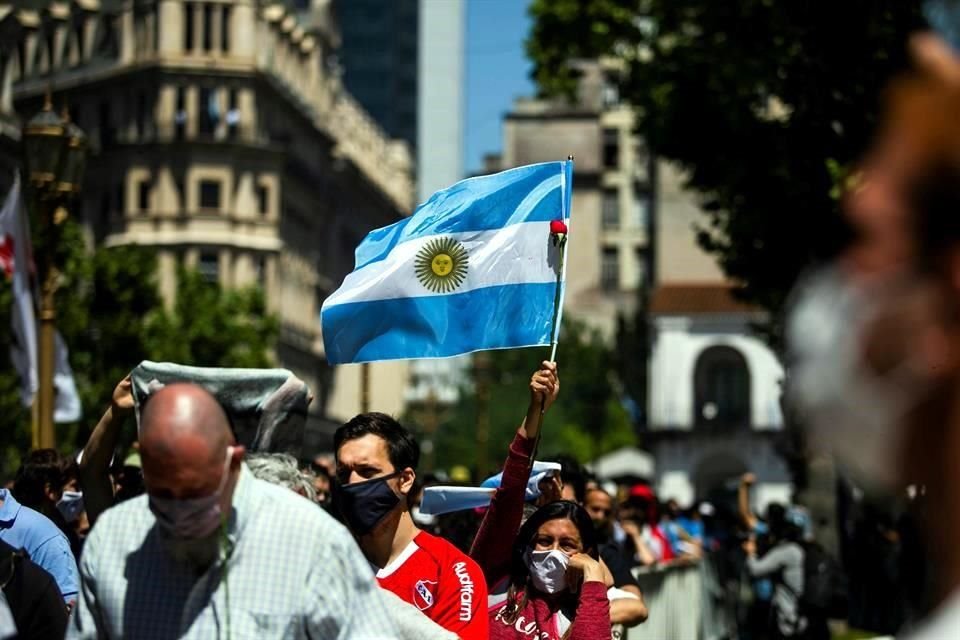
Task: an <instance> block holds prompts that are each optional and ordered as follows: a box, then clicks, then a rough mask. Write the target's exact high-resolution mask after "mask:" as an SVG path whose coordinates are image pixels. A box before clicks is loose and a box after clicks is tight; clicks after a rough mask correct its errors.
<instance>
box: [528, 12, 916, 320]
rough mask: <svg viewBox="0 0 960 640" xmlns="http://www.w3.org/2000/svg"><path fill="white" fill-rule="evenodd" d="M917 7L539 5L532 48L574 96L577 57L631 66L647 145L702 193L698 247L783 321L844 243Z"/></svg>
mask: <svg viewBox="0 0 960 640" xmlns="http://www.w3.org/2000/svg"><path fill="white" fill-rule="evenodd" d="M919 5H920V2H919V1H918V0H877V1H870V2H867V1H865V0H852V1H849V2H776V1H775V0H740V1H738V2H717V1H715V0H534V2H533V4H532V6H531V13H532V15H533V17H534V27H533V31H532V34H531V36H530V38H529V40H528V43H527V49H528V53H529V55H530V57H531V58H532V59H533V62H534V65H535V66H534V78H535V79H536V81H537V83H538V85H539V87H540V90H541V91H542V92H543V93H545V94H551V95H563V94H567V95H569V94H571V93H572V91H573V90H574V88H575V86H576V73H577V72H576V68H575V67H576V65H575V64H572V63H573V62H574V61H576V60H578V59H597V58H600V57H607V58H613V59H615V60H617V61H619V62H620V63H621V64H622V67H621V68H622V71H623V73H622V77H621V87H620V92H621V97H622V98H623V99H624V100H626V101H627V102H629V103H630V104H632V105H635V107H636V124H637V128H638V131H639V133H640V134H641V135H642V136H643V137H644V138H645V139H646V141H647V143H648V144H649V146H650V148H651V149H652V151H653V152H654V153H655V154H657V155H658V156H659V157H662V158H666V159H669V160H672V161H675V162H676V163H678V164H679V165H680V166H682V167H683V168H684V169H686V171H687V172H688V173H687V175H688V182H687V186H688V187H690V188H691V189H693V190H694V191H695V192H697V193H698V194H699V195H700V196H701V197H702V201H703V208H704V210H705V211H706V216H705V217H704V220H703V223H702V224H701V225H700V226H699V233H698V236H699V237H698V240H699V242H700V244H701V246H702V247H703V248H704V249H706V250H707V251H708V252H710V253H711V254H713V255H714V256H716V258H717V259H718V261H719V264H720V265H721V267H722V268H723V270H724V271H725V272H726V273H727V275H729V276H730V277H731V278H733V279H734V280H735V281H737V282H740V283H742V284H743V285H744V289H743V294H744V296H745V297H746V298H747V299H749V300H752V301H754V302H757V303H759V304H761V305H763V306H765V307H766V308H768V309H770V310H773V311H776V310H778V309H780V308H781V305H782V304H783V301H784V297H785V295H786V293H787V292H788V291H789V289H790V287H791V285H792V283H793V282H794V280H795V278H796V276H797V275H798V274H799V273H800V272H801V271H802V270H803V269H804V268H805V267H806V266H808V265H809V264H810V263H811V262H814V261H816V260H819V259H822V258H824V257H828V256H830V255H832V254H833V253H834V252H835V251H836V250H837V249H838V247H839V246H840V245H841V243H843V242H844V241H845V237H846V233H847V231H846V229H845V227H844V225H843V222H842V218H841V216H840V215H839V211H838V208H839V199H838V198H837V197H836V196H837V192H836V189H835V186H836V182H837V179H838V175H842V173H843V172H842V171H838V168H844V167H849V166H850V165H851V163H854V162H855V161H856V160H857V159H858V158H859V157H860V154H861V153H862V152H863V151H864V149H865V147H866V145H867V142H868V140H869V137H870V135H871V132H872V129H873V127H874V126H875V121H876V115H877V110H878V104H879V96H880V95H881V91H882V88H883V86H884V85H885V83H886V82H887V80H888V79H889V78H890V76H891V75H892V74H893V73H895V72H897V70H899V69H901V68H902V67H903V66H904V64H905V44H906V41H907V36H908V34H909V33H910V32H912V31H914V30H915V29H916V28H917V27H918V26H920V25H921V22H922V19H921V17H920V11H919Z"/></svg>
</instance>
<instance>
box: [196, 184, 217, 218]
mask: <svg viewBox="0 0 960 640" xmlns="http://www.w3.org/2000/svg"><path fill="white" fill-rule="evenodd" d="M200 208H201V209H215V210H218V211H219V210H220V183H219V182H217V181H216V180H201V181H200Z"/></svg>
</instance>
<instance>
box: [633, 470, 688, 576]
mask: <svg viewBox="0 0 960 640" xmlns="http://www.w3.org/2000/svg"><path fill="white" fill-rule="evenodd" d="M620 527H621V528H622V529H623V532H624V533H625V534H626V535H627V540H628V541H629V542H630V544H631V545H632V546H633V552H634V561H635V562H637V563H638V564H640V565H641V566H644V567H649V566H651V565H654V564H657V563H660V562H670V561H671V560H673V559H674V557H675V556H674V553H673V548H672V547H671V546H670V541H669V540H668V539H667V535H666V533H664V531H663V529H662V528H661V527H660V518H659V516H658V509H657V496H656V494H655V493H654V492H653V489H651V488H650V486H649V485H646V484H636V485H634V486H632V487H631V488H630V492H629V493H628V494H627V499H626V501H624V503H623V504H622V505H621V506H620Z"/></svg>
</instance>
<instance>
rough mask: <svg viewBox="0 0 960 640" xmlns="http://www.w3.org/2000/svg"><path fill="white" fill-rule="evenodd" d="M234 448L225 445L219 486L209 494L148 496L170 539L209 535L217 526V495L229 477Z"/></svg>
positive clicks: (218, 513)
mask: <svg viewBox="0 0 960 640" xmlns="http://www.w3.org/2000/svg"><path fill="white" fill-rule="evenodd" d="M231 454H233V447H227V457H226V460H225V461H224V463H223V477H222V478H221V479H220V486H219V487H217V490H216V491H214V492H213V493H211V494H210V495H208V496H201V497H199V498H187V499H178V498H160V497H158V496H150V510H151V511H152V512H153V515H154V516H156V518H157V524H158V525H159V526H160V528H161V529H163V530H164V532H165V533H167V534H169V535H170V536H171V537H173V538H178V539H183V540H195V539H198V538H204V537H206V536H209V535H210V534H212V533H213V532H214V531H216V529H217V527H218V526H220V520H221V515H222V514H221V510H220V498H221V496H222V494H223V488H224V487H225V486H226V484H227V479H228V478H229V477H230V457H231Z"/></svg>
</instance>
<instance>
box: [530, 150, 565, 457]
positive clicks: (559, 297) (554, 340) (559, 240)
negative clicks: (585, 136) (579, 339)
mask: <svg viewBox="0 0 960 640" xmlns="http://www.w3.org/2000/svg"><path fill="white" fill-rule="evenodd" d="M567 162H573V154H570V155H568V156H567ZM566 186H567V189H569V188H570V187H571V186H572V185H566ZM564 202H566V196H564ZM563 213H566V212H563ZM561 218H562V219H561V222H563V223H564V224H563V225H562V229H563V231H562V232H559V233H554V232H553V230H551V233H550V235H551V237H552V238H553V241H554V245H555V246H556V247H557V249H558V250H559V252H560V262H559V263H558V265H557V284H556V288H555V289H554V293H553V330H552V332H551V336H550V362H554V363H555V362H556V361H557V346H558V345H559V343H560V307H561V305H562V304H563V280H564V275H565V274H566V254H567V235H568V234H567V228H566V220H565V218H564V216H563V214H561ZM545 402H546V399H545V398H542V399H541V400H540V415H539V416H537V438H536V440H535V441H534V443H533V454H532V455H531V456H530V466H531V468H532V467H533V460H534V458H536V456H537V450H538V449H539V448H540V435H541V433H542V427H543V414H544V413H546V410H547V409H546V405H545Z"/></svg>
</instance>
